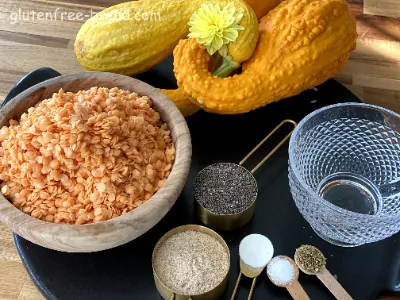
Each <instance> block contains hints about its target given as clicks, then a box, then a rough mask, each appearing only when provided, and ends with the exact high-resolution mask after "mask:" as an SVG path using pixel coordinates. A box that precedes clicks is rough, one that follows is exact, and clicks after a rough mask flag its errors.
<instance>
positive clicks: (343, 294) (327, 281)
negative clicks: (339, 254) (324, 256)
mask: <svg viewBox="0 0 400 300" xmlns="http://www.w3.org/2000/svg"><path fill="white" fill-rule="evenodd" d="M317 277H318V279H319V280H321V281H322V283H323V284H324V285H325V286H326V287H327V288H328V290H329V291H330V292H331V293H332V294H333V295H334V296H335V298H336V299H340V300H352V299H353V298H352V297H351V296H350V295H349V294H348V293H347V291H346V290H345V289H344V288H343V287H342V286H341V285H340V283H339V282H338V281H337V280H336V278H335V277H334V276H333V275H332V274H331V272H329V271H328V269H327V268H325V267H323V268H322V269H321V270H320V271H319V272H318V273H317Z"/></svg>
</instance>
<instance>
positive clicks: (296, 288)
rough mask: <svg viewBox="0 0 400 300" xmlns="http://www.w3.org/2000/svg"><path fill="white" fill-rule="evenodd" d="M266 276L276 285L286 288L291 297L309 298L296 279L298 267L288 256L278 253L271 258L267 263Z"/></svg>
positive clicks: (298, 298) (304, 299) (296, 299)
mask: <svg viewBox="0 0 400 300" xmlns="http://www.w3.org/2000/svg"><path fill="white" fill-rule="evenodd" d="M267 276H268V278H269V280H271V282H272V283H273V284H275V285H276V286H279V287H284V288H286V289H287V290H288V292H289V294H290V295H291V296H292V298H293V299H295V300H309V299H310V298H309V297H308V295H307V293H306V292H305V291H304V289H303V287H302V286H301V285H300V283H299V281H298V278H299V268H298V267H297V265H296V263H295V262H294V261H293V259H291V258H290V257H287V256H284V255H279V256H275V257H274V258H273V259H271V261H270V262H269V263H268V265H267Z"/></svg>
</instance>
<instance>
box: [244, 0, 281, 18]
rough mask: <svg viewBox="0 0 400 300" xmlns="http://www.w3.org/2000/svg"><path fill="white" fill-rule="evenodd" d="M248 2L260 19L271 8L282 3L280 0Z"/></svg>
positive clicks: (249, 0) (254, 0)
mask: <svg viewBox="0 0 400 300" xmlns="http://www.w3.org/2000/svg"><path fill="white" fill-rule="evenodd" d="M246 2H247V4H248V5H250V7H251V8H252V9H253V10H254V12H255V13H256V15H257V18H258V19H261V18H262V17H264V16H266V15H267V13H268V12H269V11H270V10H271V9H273V8H275V7H277V6H278V5H279V3H281V1H280V0H246Z"/></svg>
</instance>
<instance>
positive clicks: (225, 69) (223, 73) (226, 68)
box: [212, 56, 240, 77]
mask: <svg viewBox="0 0 400 300" xmlns="http://www.w3.org/2000/svg"><path fill="white" fill-rule="evenodd" d="M239 68H240V64H239V63H238V62H237V61H235V60H234V59H233V58H232V57H231V56H227V57H224V59H223V61H222V65H221V66H220V67H219V68H218V69H217V70H215V71H214V72H212V74H213V75H214V76H218V77H228V76H229V75H231V73H232V72H233V71H235V70H237V69H239Z"/></svg>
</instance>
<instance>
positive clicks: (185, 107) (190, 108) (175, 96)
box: [160, 88, 201, 117]
mask: <svg viewBox="0 0 400 300" xmlns="http://www.w3.org/2000/svg"><path fill="white" fill-rule="evenodd" d="M160 92H162V93H163V94H164V95H165V96H167V97H168V98H169V99H171V100H172V102H174V104H175V105H176V107H178V109H179V110H180V112H181V113H182V115H183V116H184V117H188V116H191V115H193V114H194V113H196V112H198V111H199V110H200V109H201V107H200V106H198V105H197V104H195V103H192V101H191V99H190V97H189V96H188V95H186V93H185V91H184V90H183V89H182V88H178V89H176V90H164V89H160Z"/></svg>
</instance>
